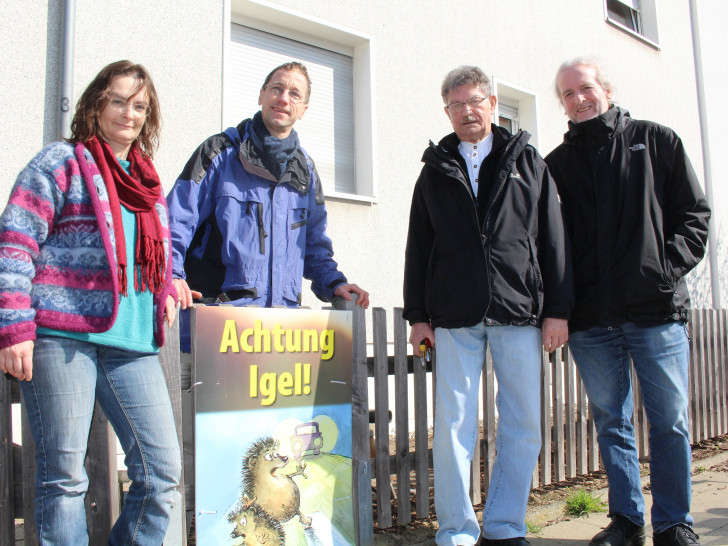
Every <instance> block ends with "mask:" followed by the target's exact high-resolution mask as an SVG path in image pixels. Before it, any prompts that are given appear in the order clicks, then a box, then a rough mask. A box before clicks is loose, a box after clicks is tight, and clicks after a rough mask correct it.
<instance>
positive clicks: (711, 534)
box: [375, 452, 728, 546]
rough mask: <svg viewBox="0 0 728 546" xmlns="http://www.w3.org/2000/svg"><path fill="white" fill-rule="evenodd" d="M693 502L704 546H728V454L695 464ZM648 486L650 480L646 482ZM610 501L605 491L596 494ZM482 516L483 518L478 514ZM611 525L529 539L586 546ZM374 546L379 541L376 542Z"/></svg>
mask: <svg viewBox="0 0 728 546" xmlns="http://www.w3.org/2000/svg"><path fill="white" fill-rule="evenodd" d="M693 472H694V474H693V479H692V482H693V502H692V511H691V513H692V516H693V519H694V520H695V524H694V526H693V529H694V531H695V532H696V533H697V534H698V535H700V544H701V545H702V546H728V452H723V453H720V454H717V455H715V456H713V457H709V458H706V459H701V460H699V461H695V462H694V463H693ZM643 481H644V482H645V483H646V482H647V481H649V477H646V478H643ZM595 494H596V495H599V494H603V498H604V499H606V498H607V491H606V489H604V490H600V491H596V492H595ZM645 504H646V513H647V514H648V516H647V518H646V519H647V527H646V529H645V532H646V535H647V537H648V538H647V541H646V543H645V546H652V526H651V525H650V524H649V512H650V508H651V507H652V495H650V493H649V491H648V492H646V493H645ZM563 510H564V504H563V502H557V503H554V504H553V505H551V506H548V507H541V508H538V509H533V510H532V509H529V511H528V513H527V515H526V520H527V521H529V522H531V523H533V522H536V523H538V522H543V521H553V520H555V519H558V518H559V517H561V516H562V515H563V513H564V512H563ZM479 516H480V514H479ZM608 524H609V518H607V515H606V513H600V514H592V515H590V516H588V517H581V518H573V519H568V520H563V521H559V522H558V523H554V524H552V525H547V526H545V527H543V529H542V530H541V532H540V533H539V534H538V536H528V537H527V539H528V541H529V542H530V543H531V545H532V546H577V545H580V546H583V545H585V544H588V543H589V540H591V538H592V537H593V536H594V535H595V534H597V533H598V532H599V531H600V530H601V529H602V528H604V527H606V526H607V525H608ZM376 538H377V537H376V536H375V543H377V542H378V541H377V540H376ZM412 544H415V545H417V546H435V540H434V539H428V540H425V541H423V542H413V543H412Z"/></svg>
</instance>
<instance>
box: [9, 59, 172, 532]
mask: <svg viewBox="0 0 728 546" xmlns="http://www.w3.org/2000/svg"><path fill="white" fill-rule="evenodd" d="M71 132H72V136H71V138H70V139H69V142H56V143H53V144H51V145H49V146H47V147H46V148H45V149H43V150H42V151H41V152H40V153H39V154H38V155H37V156H36V157H35V158H33V159H32V160H31V162H30V163H29V164H28V166H27V167H26V168H25V169H24V170H23V171H22V172H21V173H20V175H19V176H18V179H17V181H16V182H15V186H14V187H13V190H12V192H11V195H10V199H9V202H8V205H7V207H6V209H5V211H4V212H3V214H2V216H0V371H2V372H6V373H9V374H11V375H13V376H15V377H16V378H17V379H18V380H19V381H20V385H21V391H22V394H23V399H24V402H25V407H26V409H27V414H28V420H29V422H30V428H31V431H32V434H33V438H34V440H35V444H36V487H35V521H36V527H37V531H38V537H39V539H40V542H41V544H68V545H74V546H75V545H79V544H87V543H88V532H87V527H86V515H85V510H84V497H85V495H86V491H87V488H88V477H87V475H86V472H85V470H84V466H83V463H84V458H85V455H86V450H87V444H88V434H89V428H90V426H91V417H92V413H93V408H94V401H95V400H98V401H99V404H100V405H101V407H102V408H103V410H104V412H105V413H106V415H107V417H108V418H109V421H110V422H111V424H112V426H113V427H114V430H115V431H116V434H117V436H118V437H119V440H120V443H121V446H122V448H123V449H124V452H125V454H126V459H125V461H126V466H127V470H128V474H129V477H130V478H131V480H132V485H131V488H130V490H129V493H128V495H127V497H126V500H125V503H124V508H123V510H122V512H121V515H120V516H119V519H118V521H117V522H116V524H115V525H114V528H113V529H112V531H111V535H110V537H109V543H110V544H149V545H152V544H154V545H159V544H161V543H162V540H163V537H164V534H165V531H166V529H167V525H168V522H169V514H170V510H171V506H172V504H174V503H175V502H176V501H177V498H178V495H179V493H178V491H177V489H178V485H179V478H180V473H181V465H180V452H179V444H178V441H177V435H176V428H175V423H174V417H173V413H172V407H171V404H170V400H169V395H168V391H167V387H166V383H165V379H164V375H163V372H162V369H161V366H160V364H159V360H158V358H157V353H158V352H159V347H160V346H161V345H162V344H163V343H164V333H163V332H164V331H163V321H164V320H167V321H168V323H169V324H170V325H171V324H172V322H173V321H174V315H175V302H176V293H175V291H174V288H173V285H172V277H171V270H172V264H171V257H170V253H169V250H170V246H171V245H170V238H169V228H168V216H167V208H166V204H165V199H164V195H163V192H162V187H161V184H160V181H159V177H158V175H157V172H156V170H155V168H154V166H153V165H152V161H151V160H152V156H153V153H154V150H155V149H156V147H157V143H158V140H159V132H160V113H159V102H158V99H157V93H156V91H155V89H154V84H153V82H152V79H151V77H150V75H149V73H148V72H147V70H146V69H145V68H144V67H143V66H141V65H138V64H134V63H132V62H130V61H118V62H115V63H112V64H110V65H108V66H106V67H105V68H104V69H103V70H101V72H99V74H98V75H97V76H96V78H94V80H93V81H92V82H91V84H90V85H89V86H88V88H87V89H86V90H85V91H84V93H83V95H82V96H81V98H80V99H79V101H78V104H77V106H76V113H75V115H74V118H73V122H72V126H71Z"/></svg>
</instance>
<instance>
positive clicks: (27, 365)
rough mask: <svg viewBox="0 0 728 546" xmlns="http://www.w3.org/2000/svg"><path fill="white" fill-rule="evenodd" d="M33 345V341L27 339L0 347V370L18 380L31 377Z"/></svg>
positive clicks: (27, 379) (28, 379)
mask: <svg viewBox="0 0 728 546" xmlns="http://www.w3.org/2000/svg"><path fill="white" fill-rule="evenodd" d="M33 346H34V343H33V341H32V340H28V341H21V342H20V343H16V344H15V345H11V346H10V347H5V348H4V349H0V372H2V373H9V374H10V375H12V376H13V377H16V378H17V379H18V380H19V381H22V380H24V379H25V380H26V381H30V380H31V379H33Z"/></svg>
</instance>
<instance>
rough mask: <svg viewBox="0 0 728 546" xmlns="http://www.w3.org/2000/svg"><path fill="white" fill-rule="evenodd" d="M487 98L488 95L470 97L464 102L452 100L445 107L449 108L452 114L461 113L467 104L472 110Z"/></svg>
mask: <svg viewBox="0 0 728 546" xmlns="http://www.w3.org/2000/svg"><path fill="white" fill-rule="evenodd" d="M485 99H486V97H470V98H469V99H468V100H466V101H464V102H451V103H450V104H448V105H447V106H445V108H447V109H448V111H449V112H450V113H452V114H459V113H460V112H462V111H463V109H464V108H465V107H466V106H468V107H469V108H470V109H471V110H475V109H476V108H477V107H478V106H480V105H481V104H482V103H483V101H484V100H485Z"/></svg>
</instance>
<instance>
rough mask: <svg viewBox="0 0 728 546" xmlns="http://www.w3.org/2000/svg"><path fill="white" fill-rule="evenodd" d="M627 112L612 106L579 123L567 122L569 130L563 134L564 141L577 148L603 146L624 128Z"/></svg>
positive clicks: (627, 118) (627, 117) (628, 116)
mask: <svg viewBox="0 0 728 546" xmlns="http://www.w3.org/2000/svg"><path fill="white" fill-rule="evenodd" d="M629 119H631V118H630V115H629V112H628V111H627V110H625V109H624V108H620V107H619V106H613V107H612V108H610V109H609V110H607V111H606V112H604V113H603V114H602V115H600V116H597V117H595V118H592V119H589V120H587V121H582V122H581V123H574V122H571V121H570V122H569V130H568V131H567V132H566V133H565V134H564V143H566V144H570V145H573V146H577V147H579V148H592V147H596V146H603V145H604V144H606V143H607V142H609V141H610V140H611V139H612V138H614V136H615V135H616V134H618V133H620V132H622V131H623V130H624V127H625V126H626V124H627V122H628V120H629Z"/></svg>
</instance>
